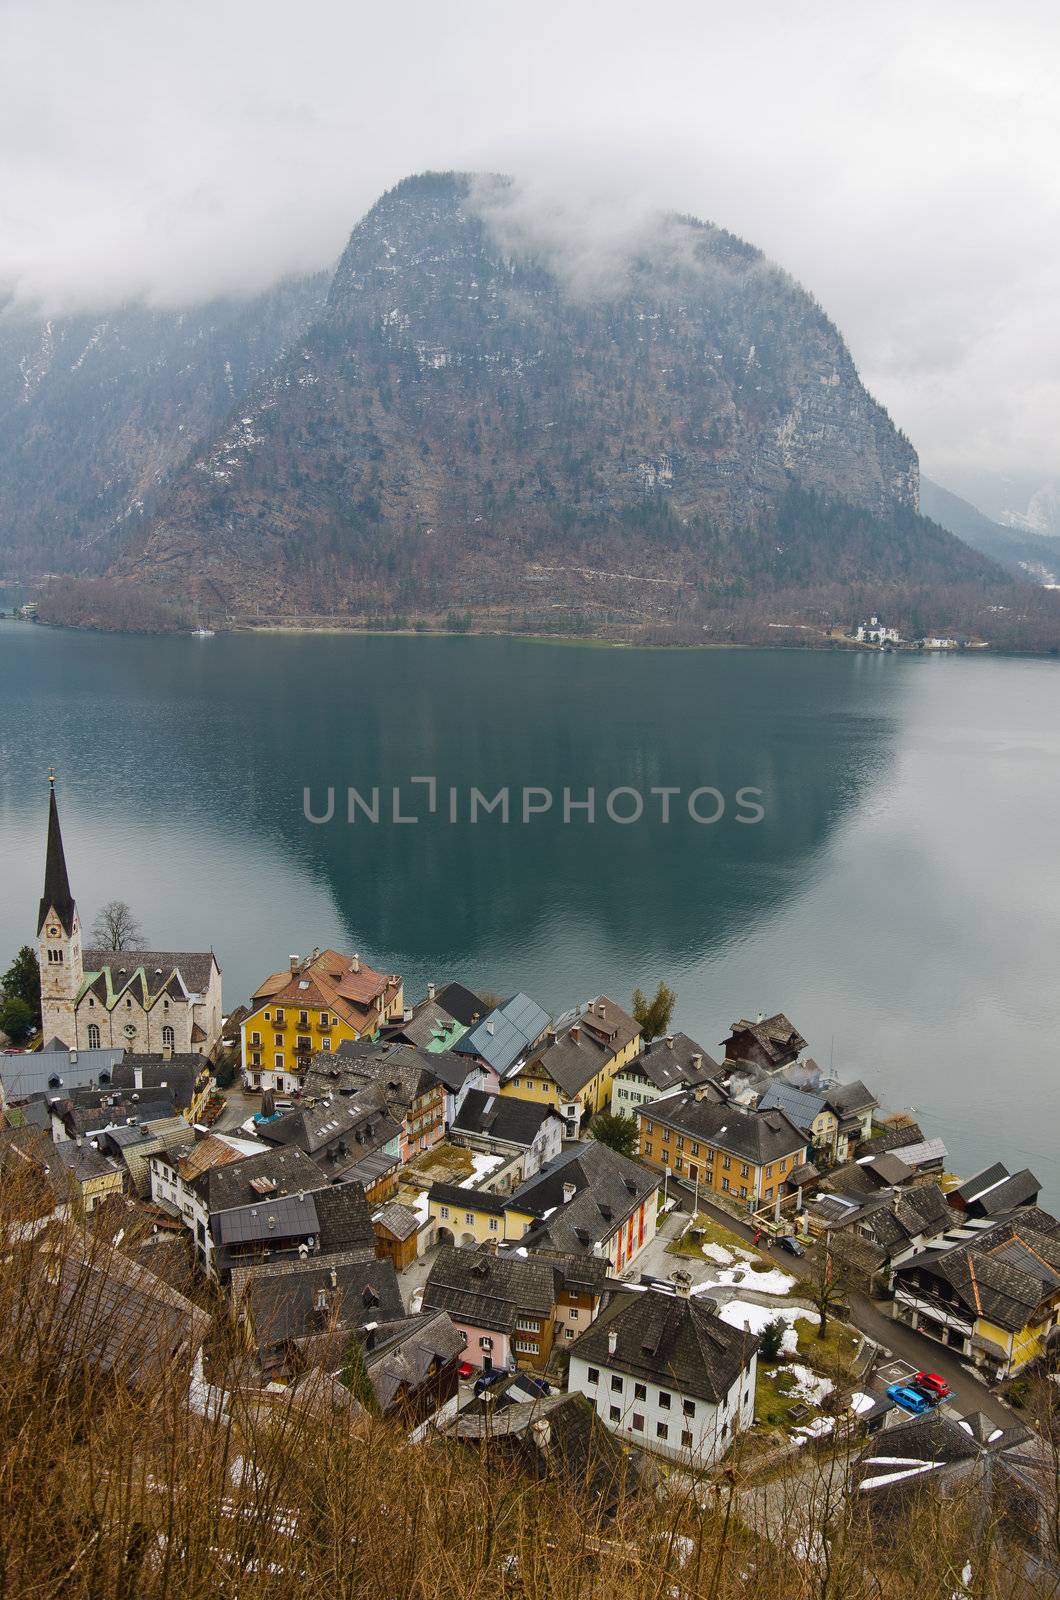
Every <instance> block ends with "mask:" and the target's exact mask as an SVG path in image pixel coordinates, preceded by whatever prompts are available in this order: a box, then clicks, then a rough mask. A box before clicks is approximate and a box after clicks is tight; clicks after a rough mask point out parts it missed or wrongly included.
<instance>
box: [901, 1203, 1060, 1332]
mask: <svg viewBox="0 0 1060 1600" xmlns="http://www.w3.org/2000/svg"><path fill="white" fill-rule="evenodd" d="M916 1272H923V1273H926V1274H928V1275H929V1276H932V1277H937V1278H941V1279H942V1280H943V1281H944V1282H946V1283H948V1284H949V1285H950V1287H951V1288H952V1289H953V1290H954V1292H955V1293H956V1295H957V1297H958V1298H959V1300H960V1301H961V1303H962V1304H963V1305H964V1307H965V1308H966V1310H967V1311H968V1313H969V1314H970V1315H971V1316H973V1317H979V1316H981V1317H985V1318H986V1319H987V1320H988V1321H990V1322H993V1323H996V1324H997V1325H998V1326H999V1327H1002V1328H1005V1329H1007V1330H1009V1331H1010V1332H1013V1333H1015V1332H1018V1331H1019V1330H1020V1329H1021V1328H1023V1327H1025V1326H1026V1325H1027V1323H1028V1322H1030V1321H1033V1320H1035V1319H1036V1318H1038V1316H1039V1308H1040V1307H1041V1306H1042V1304H1043V1302H1044V1301H1046V1300H1051V1299H1052V1298H1053V1297H1054V1296H1055V1295H1056V1294H1057V1291H1060V1238H1058V1237H1057V1236H1056V1235H1055V1234H1049V1233H1042V1232H1040V1231H1039V1230H1038V1229H1036V1228H1032V1227H1027V1226H1026V1225H1024V1223H1023V1222H1022V1221H1020V1220H1013V1221H1010V1222H1005V1223H1002V1224H1000V1225H999V1226H998V1227H996V1228H990V1229H988V1230H987V1231H986V1232H985V1233H983V1234H981V1235H980V1236H979V1237H978V1238H976V1239H972V1240H969V1241H967V1242H966V1243H963V1244H957V1245H953V1246H951V1247H949V1248H948V1249H941V1250H937V1251H935V1250H927V1251H924V1252H923V1253H922V1254H920V1255H918V1256H915V1257H914V1258H913V1259H912V1260H911V1261H909V1262H905V1263H903V1265H902V1266H900V1267H898V1268H897V1269H896V1273H895V1276H896V1279H897V1280H899V1281H900V1280H901V1279H902V1277H903V1276H905V1275H910V1274H913V1273H916Z"/></svg>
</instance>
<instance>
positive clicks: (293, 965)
mask: <svg viewBox="0 0 1060 1600" xmlns="http://www.w3.org/2000/svg"><path fill="white" fill-rule="evenodd" d="M287 959H288V961H289V962H290V964H291V971H292V972H297V971H298V960H299V958H298V956H288V957H287Z"/></svg>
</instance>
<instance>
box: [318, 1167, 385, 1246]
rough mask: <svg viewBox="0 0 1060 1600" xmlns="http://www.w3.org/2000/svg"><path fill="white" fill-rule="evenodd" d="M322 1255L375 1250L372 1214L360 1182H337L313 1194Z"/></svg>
mask: <svg viewBox="0 0 1060 1600" xmlns="http://www.w3.org/2000/svg"><path fill="white" fill-rule="evenodd" d="M313 1202H314V1204H315V1206H316V1212H317V1221H318V1223H319V1226H320V1232H319V1241H320V1250H321V1254H322V1255H329V1254H330V1253H331V1252H332V1251H336V1250H343V1251H350V1250H364V1251H371V1252H373V1253H374V1251H375V1229H374V1228H373V1227H372V1214H371V1212H370V1211H369V1209H368V1202H367V1200H366V1199H365V1198H364V1189H363V1188H362V1186H361V1185H360V1184H359V1183H333V1184H329V1185H328V1186H327V1188H324V1189H316V1190H314V1192H313Z"/></svg>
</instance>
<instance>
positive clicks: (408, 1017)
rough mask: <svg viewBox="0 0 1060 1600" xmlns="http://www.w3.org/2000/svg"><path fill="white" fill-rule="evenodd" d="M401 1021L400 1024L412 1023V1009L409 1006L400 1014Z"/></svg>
mask: <svg viewBox="0 0 1060 1600" xmlns="http://www.w3.org/2000/svg"><path fill="white" fill-rule="evenodd" d="M401 1020H402V1022H411V1021H412V1007H411V1006H406V1007H405V1009H404V1011H403V1012H402V1013H401Z"/></svg>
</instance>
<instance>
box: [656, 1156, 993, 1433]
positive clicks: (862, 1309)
mask: <svg viewBox="0 0 1060 1600" xmlns="http://www.w3.org/2000/svg"><path fill="white" fill-rule="evenodd" d="M670 1192H671V1193H678V1194H679V1195H680V1199H681V1202H682V1204H686V1205H687V1207H688V1209H689V1211H691V1209H692V1198H693V1197H692V1193H691V1191H686V1190H685V1189H684V1187H683V1186H678V1185H676V1184H675V1183H674V1180H673V1179H672V1178H671V1179H670ZM699 1209H700V1211H702V1212H705V1213H706V1215H707V1216H709V1217H713V1218H714V1220H715V1221H716V1222H719V1223H720V1224H721V1225H722V1227H724V1228H728V1229H729V1231H730V1232H731V1233H735V1234H738V1235H739V1237H740V1238H741V1239H745V1240H746V1241H747V1243H748V1244H751V1243H752V1242H753V1238H754V1229H753V1228H750V1227H748V1225H747V1224H746V1223H744V1222H738V1221H737V1220H736V1219H735V1218H734V1217H732V1216H730V1215H729V1213H728V1212H727V1211H723V1210H722V1208H721V1207H720V1206H715V1205H712V1204H711V1202H710V1201H709V1200H707V1199H706V1198H705V1197H704V1195H703V1192H702V1190H701V1191H700V1195H699ZM774 1254H775V1257H776V1261H777V1264H778V1265H782V1266H783V1269H784V1271H785V1272H790V1273H791V1275H792V1276H793V1277H796V1278H811V1277H812V1276H813V1274H814V1271H815V1266H814V1263H813V1262H812V1261H807V1260H799V1259H797V1258H796V1257H794V1256H789V1255H788V1254H787V1253H786V1252H782V1251H776V1252H774ZM667 1259H668V1260H669V1261H671V1262H672V1261H673V1259H674V1258H673V1256H670V1257H668V1258H667ZM672 1270H673V1269H672V1267H671V1271H672ZM660 1276H665V1274H660ZM847 1299H848V1300H849V1302H850V1311H851V1319H852V1321H853V1323H854V1326H855V1327H856V1328H858V1329H860V1331H861V1332H862V1333H864V1334H867V1335H868V1337H869V1338H870V1339H875V1341H876V1343H877V1344H880V1345H883V1346H884V1348H885V1349H887V1350H892V1351H893V1352H894V1354H895V1355H896V1356H900V1357H902V1359H903V1360H905V1361H908V1362H909V1363H910V1364H911V1365H912V1367H913V1368H914V1370H916V1371H924V1372H937V1373H938V1374H939V1375H940V1377H943V1378H945V1380H946V1382H947V1383H948V1384H949V1386H950V1388H951V1389H952V1390H953V1391H954V1394H955V1395H956V1397H957V1399H958V1401H959V1409H960V1411H961V1413H962V1414H965V1415H966V1414H967V1413H968V1412H969V1411H982V1412H983V1413H984V1415H986V1416H988V1417H989V1418H990V1419H991V1420H992V1421H993V1422H996V1423H997V1425H998V1426H999V1427H1004V1428H1008V1427H1011V1426H1012V1423H1013V1420H1014V1416H1013V1412H1012V1410H1011V1408H1010V1407H1009V1406H1007V1405H1006V1404H1005V1402H1004V1401H1003V1400H1002V1399H1000V1398H999V1397H998V1396H997V1395H996V1394H995V1393H994V1392H993V1390H992V1389H990V1388H988V1387H987V1385H986V1384H985V1383H983V1381H982V1380H981V1379H980V1378H978V1377H976V1376H975V1375H974V1374H973V1373H972V1372H971V1371H970V1370H969V1368H968V1367H967V1366H966V1365H965V1364H964V1362H963V1361H962V1360H961V1359H960V1357H958V1356H957V1355H955V1354H954V1352H953V1351H951V1350H947V1349H946V1347H945V1345H941V1344H936V1342H935V1340H934V1339H928V1338H925V1336H924V1335H923V1334H922V1333H916V1332H915V1331H914V1329H912V1328H906V1327H904V1326H903V1325H902V1323H900V1322H895V1321H893V1320H892V1319H891V1317H889V1316H885V1315H884V1313H883V1312H882V1311H880V1309H879V1308H878V1307H877V1306H876V1305H874V1304H873V1302H872V1301H871V1300H869V1298H868V1297H867V1296H866V1295H863V1294H859V1293H857V1292H856V1291H851V1292H850V1293H848V1294H847Z"/></svg>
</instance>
